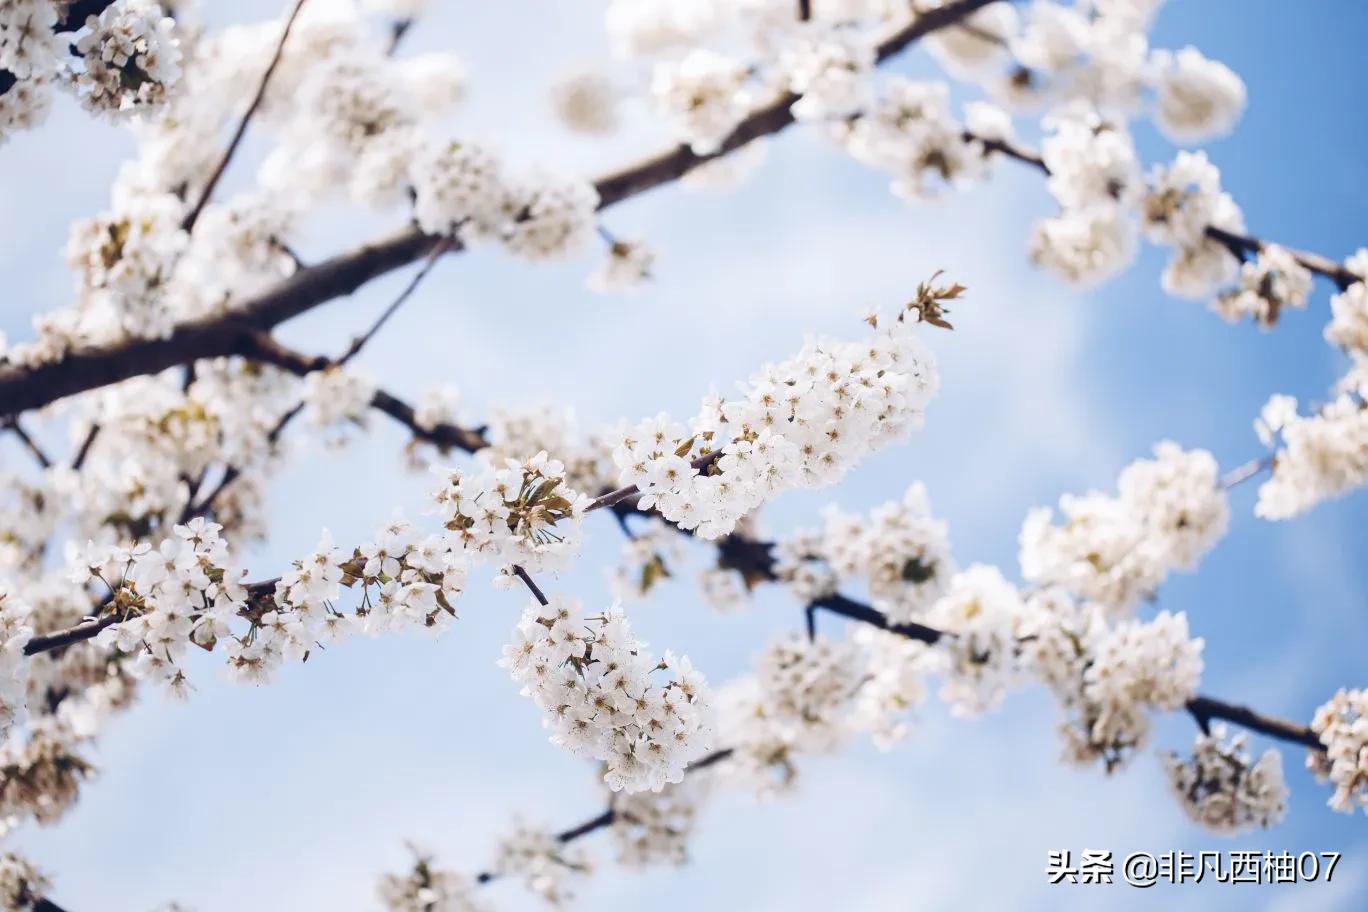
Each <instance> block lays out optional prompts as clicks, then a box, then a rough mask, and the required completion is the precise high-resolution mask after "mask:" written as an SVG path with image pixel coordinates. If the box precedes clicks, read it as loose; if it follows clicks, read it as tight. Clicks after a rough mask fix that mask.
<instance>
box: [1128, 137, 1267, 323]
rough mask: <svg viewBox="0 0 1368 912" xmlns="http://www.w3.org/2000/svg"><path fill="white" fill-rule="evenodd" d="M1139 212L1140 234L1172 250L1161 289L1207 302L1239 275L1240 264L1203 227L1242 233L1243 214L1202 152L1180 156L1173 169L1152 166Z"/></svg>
mask: <svg viewBox="0 0 1368 912" xmlns="http://www.w3.org/2000/svg"><path fill="white" fill-rule="evenodd" d="M1140 212H1141V224H1142V227H1143V228H1144V232H1145V236H1146V237H1148V238H1149V239H1150V240H1151V241H1153V242H1154V243H1156V244H1163V245H1166V246H1170V247H1173V248H1174V254H1173V257H1172V258H1171V259H1170V260H1169V263H1168V266H1167V267H1166V268H1165V269H1164V277H1163V285H1164V290H1165V291H1168V292H1170V293H1171V294H1176V295H1182V296H1183V297H1189V298H1206V297H1210V296H1211V295H1212V294H1214V293H1215V292H1216V291H1217V290H1218V289H1220V288H1221V287H1222V286H1224V285H1226V284H1228V283H1230V282H1231V281H1233V280H1234V279H1235V277H1236V276H1237V275H1238V273H1239V266H1240V261H1239V260H1238V259H1236V257H1235V255H1234V254H1232V253H1231V252H1230V249H1229V248H1228V247H1227V246H1226V245H1225V244H1223V243H1221V241H1219V240H1217V239H1215V238H1213V237H1211V236H1210V235H1209V234H1208V229H1221V230H1224V231H1231V232H1236V233H1238V232H1242V231H1243V230H1244V215H1243V214H1242V213H1241V212H1240V207H1239V206H1237V205H1236V204H1235V201H1234V200H1233V199H1232V198H1231V196H1230V194H1228V193H1225V192H1224V191H1222V190H1221V172H1220V171H1219V170H1218V169H1217V167H1216V166H1215V165H1213V164H1212V163H1211V162H1210V160H1209V159H1208V158H1207V157H1206V153H1205V152H1179V153H1178V155H1177V157H1176V158H1175V159H1174V160H1173V164H1172V165H1169V166H1163V165H1156V166H1155V167H1154V169H1153V171H1152V173H1151V174H1150V177H1149V184H1148V188H1147V189H1146V192H1145V196H1144V198H1143V199H1142V200H1141V202H1140Z"/></svg>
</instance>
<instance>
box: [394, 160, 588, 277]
mask: <svg viewBox="0 0 1368 912" xmlns="http://www.w3.org/2000/svg"><path fill="white" fill-rule="evenodd" d="M411 175H412V181H413V199H414V216H415V218H416V219H417V220H418V224H419V227H421V228H422V229H423V230H424V231H427V232H428V233H430V234H439V235H456V236H459V237H460V238H461V240H462V241H464V242H466V243H471V242H475V241H482V240H492V241H497V242H500V243H502V244H503V246H504V248H505V249H506V250H508V251H509V252H510V253H512V254H514V255H515V256H521V257H523V258H525V259H529V260H545V259H553V258H557V257H564V256H568V255H570V254H572V253H575V252H577V251H578V250H580V249H581V248H583V247H584V246H585V245H586V244H587V243H588V241H589V239H590V237H592V235H593V233H594V226H595V224H596V221H595V214H594V213H595V210H597V208H598V202H599V198H598V192H597V191H596V190H595V189H594V188H593V186H592V185H590V184H587V183H585V182H584V181H580V180H570V179H566V178H562V177H558V176H555V175H551V174H538V175H533V176H530V177H521V178H519V177H514V176H512V175H509V174H507V173H506V169H505V167H504V165H503V163H502V160H501V159H500V158H499V157H498V156H497V155H496V154H495V153H494V152H493V151H491V150H490V149H487V148H485V147H484V146H481V145H479V144H477V143H470V142H448V143H445V144H442V145H439V146H436V147H432V148H428V149H426V150H424V151H422V152H420V153H419V154H418V155H417V156H416V158H415V160H414V165H413V167H412V171H411Z"/></svg>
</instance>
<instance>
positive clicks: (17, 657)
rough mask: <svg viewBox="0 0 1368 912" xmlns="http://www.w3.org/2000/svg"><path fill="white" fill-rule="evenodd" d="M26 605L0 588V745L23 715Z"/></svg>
mask: <svg viewBox="0 0 1368 912" xmlns="http://www.w3.org/2000/svg"><path fill="white" fill-rule="evenodd" d="M28 621H29V608H28V606H27V605H25V604H23V603H21V602H19V601H18V600H17V599H15V598H12V597H11V596H10V595H9V594H7V593H6V592H5V591H4V590H3V589H0V744H3V743H4V742H5V738H6V737H7V736H8V735H9V731H10V729H11V728H12V727H14V726H15V725H22V724H23V723H24V721H25V718H26V716H27V711H26V707H27V699H28V662H27V661H26V660H25V658H24V647H25V646H27V645H28V641H29V640H30V639H31V638H32V637H33V628H32V627H30V626H29V624H28Z"/></svg>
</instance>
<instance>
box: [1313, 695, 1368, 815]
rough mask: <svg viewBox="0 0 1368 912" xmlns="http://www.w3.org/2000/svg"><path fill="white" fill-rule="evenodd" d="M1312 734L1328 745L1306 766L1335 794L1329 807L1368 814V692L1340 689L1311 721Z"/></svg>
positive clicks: (1316, 753)
mask: <svg viewBox="0 0 1368 912" xmlns="http://www.w3.org/2000/svg"><path fill="white" fill-rule="evenodd" d="M1311 730H1312V731H1313V732H1315V733H1316V737H1318V738H1319V739H1320V742H1321V744H1323V745H1325V752H1324V753H1323V754H1322V753H1320V752H1317V751H1312V752H1311V753H1309V754H1307V757H1306V765H1307V767H1308V768H1309V769H1310V770H1311V771H1312V772H1314V773H1315V774H1316V775H1317V777H1319V778H1320V779H1321V780H1322V781H1324V780H1329V782H1330V783H1331V784H1332V785H1334V787H1335V793H1334V794H1333V795H1331V796H1330V801H1329V804H1330V807H1332V808H1334V809H1335V810H1337V811H1343V812H1344V813H1346V814H1352V813H1353V812H1354V808H1355V807H1359V808H1362V809H1363V810H1364V811H1365V812H1368V691H1364V690H1357V689H1356V690H1348V689H1345V688H1340V690H1338V691H1336V693H1335V695H1334V696H1333V697H1331V698H1330V699H1329V701H1327V702H1326V703H1325V704H1324V705H1323V706H1321V707H1320V708H1318V709H1317V710H1316V715H1315V717H1314V718H1313V719H1312V720H1311Z"/></svg>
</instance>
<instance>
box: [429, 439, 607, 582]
mask: <svg viewBox="0 0 1368 912" xmlns="http://www.w3.org/2000/svg"><path fill="white" fill-rule="evenodd" d="M434 472H436V473H437V474H438V476H439V477H441V478H443V484H442V485H441V487H439V488H438V489H437V491H436V492H435V494H434V497H435V499H436V501H437V505H438V510H439V513H440V515H441V517H442V520H443V522H444V524H445V527H446V530H447V536H446V537H447V541H448V542H449V543H450V546H451V547H454V548H459V549H462V550H464V551H467V552H470V553H472V554H475V555H479V556H480V558H481V559H483V560H485V561H487V562H492V563H495V564H497V565H499V566H500V567H503V568H509V567H512V566H514V565H518V566H521V567H522V568H523V569H525V570H527V571H528V572H529V573H535V572H537V571H539V570H555V569H559V568H560V567H563V566H564V565H565V564H566V562H568V561H569V560H570V559H571V558H573V557H574V555H575V554H576V553H577V552H578V550H579V542H580V521H581V520H582V519H583V517H584V508H585V507H586V506H587V505H588V503H589V499H588V498H587V497H585V496H584V495H582V494H578V493H576V492H575V491H574V490H572V489H570V488H569V486H568V485H567V484H566V478H565V466H564V465H562V464H561V463H560V462H558V461H557V460H554V459H551V458H549V457H548V456H547V455H546V452H545V451H542V452H540V453H538V454H537V455H536V456H534V457H533V458H531V459H529V460H527V461H526V462H518V461H516V460H513V459H508V460H505V461H504V463H503V465H502V466H501V467H500V466H498V465H497V463H495V464H491V465H490V466H489V467H488V468H486V469H485V470H484V471H481V472H478V473H475V474H470V473H464V472H460V471H456V470H447V469H434Z"/></svg>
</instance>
